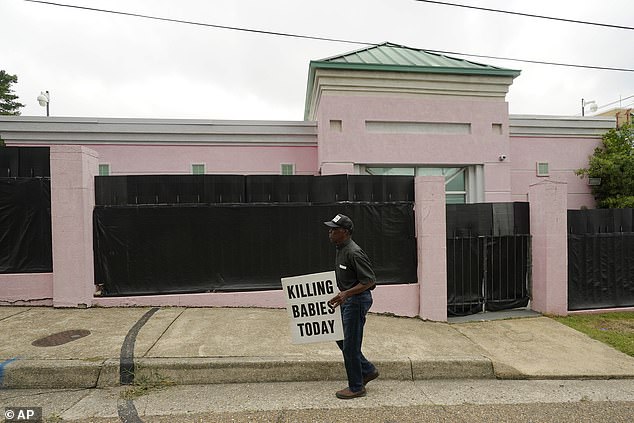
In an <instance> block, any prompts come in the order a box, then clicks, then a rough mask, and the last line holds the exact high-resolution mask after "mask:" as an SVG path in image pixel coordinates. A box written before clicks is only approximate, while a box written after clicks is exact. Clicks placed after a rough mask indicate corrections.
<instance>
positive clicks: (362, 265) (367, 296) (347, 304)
mask: <svg viewBox="0 0 634 423" xmlns="http://www.w3.org/2000/svg"><path fill="white" fill-rule="evenodd" d="M324 224H325V225H326V226H329V227H330V229H329V230H328V238H329V239H330V242H332V243H333V244H335V247H336V248H337V255H336V258H335V274H336V276H337V287H338V288H339V291H340V292H339V293H338V294H337V295H336V296H335V297H333V298H332V299H331V300H330V301H329V303H330V304H331V305H332V306H333V307H337V306H341V318H342V320H343V334H344V339H343V341H337V345H339V348H340V349H341V351H342V352H343V361H344V364H345V367H346V374H347V375H348V387H347V388H345V389H342V390H340V391H337V393H336V394H335V395H336V396H337V398H341V399H351V398H358V397H363V396H365V394H366V390H365V385H366V384H367V383H368V382H370V381H371V380H374V379H376V378H377V377H378V376H379V372H378V370H377V369H376V367H374V364H372V363H370V362H369V361H368V360H367V359H366V358H365V357H364V356H363V353H362V352H361V343H362V342H363V326H364V325H365V316H366V314H367V313H368V310H369V309H370V307H371V306H372V293H371V290H372V289H374V287H375V285H376V279H375V276H374V271H373V270H372V264H371V263H370V259H369V258H368V256H367V254H366V253H365V252H364V251H363V250H362V249H361V247H359V246H358V245H357V244H356V243H355V242H354V241H353V240H352V231H353V229H354V224H353V223H352V220H351V219H350V218H349V217H348V216H346V215H343V214H338V215H336V216H335V217H334V218H332V220H329V221H327V222H324Z"/></svg>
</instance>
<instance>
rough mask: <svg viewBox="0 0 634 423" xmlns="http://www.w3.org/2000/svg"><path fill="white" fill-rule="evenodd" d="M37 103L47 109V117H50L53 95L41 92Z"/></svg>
mask: <svg viewBox="0 0 634 423" xmlns="http://www.w3.org/2000/svg"><path fill="white" fill-rule="evenodd" d="M37 102H38V103H40V106H42V107H46V116H48V105H49V103H50V102H51V95H50V94H49V93H48V91H40V95H38V96H37Z"/></svg>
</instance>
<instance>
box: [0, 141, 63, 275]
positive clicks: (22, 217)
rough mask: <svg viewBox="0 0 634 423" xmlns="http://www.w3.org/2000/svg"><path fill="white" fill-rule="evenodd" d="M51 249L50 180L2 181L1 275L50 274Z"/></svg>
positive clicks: (0, 203) (51, 268)
mask: <svg viewBox="0 0 634 423" xmlns="http://www.w3.org/2000/svg"><path fill="white" fill-rule="evenodd" d="M0 150H4V148H3V149H0ZM51 245H52V244H51V185H50V179H48V178H0V273H40V272H51V271H52V270H53V260H52V249H51Z"/></svg>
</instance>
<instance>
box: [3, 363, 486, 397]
mask: <svg viewBox="0 0 634 423" xmlns="http://www.w3.org/2000/svg"><path fill="white" fill-rule="evenodd" d="M119 362H120V361H119V359H108V360H104V361H98V362H89V361H82V360H18V361H15V362H13V363H11V364H10V365H8V366H7V368H6V369H5V373H6V374H5V378H4V381H3V385H2V388H6V389H8V388H11V389H26V388H45V389H59V388H95V387H98V388H105V387H114V386H119V385H120V374H119ZM375 364H376V366H377V367H378V368H379V369H380V372H381V378H382V379H386V380H428V379H491V378H494V377H495V375H494V372H493V365H492V363H491V361H490V360H488V359H486V358H481V359H462V360H461V359H455V358H447V359H438V358H431V359H427V360H421V359H416V360H411V359H409V358H404V359H400V360H376V361H375ZM335 380H341V381H343V380H345V369H344V367H343V362H342V360H330V359H327V360H314V359H311V360H306V359H303V358H290V359H289V358H282V359H275V358H270V357H262V358H259V357H229V358H225V357H223V358H187V357H184V358H138V359H135V381H136V382H137V383H143V382H150V383H166V384H176V385H195V384H221V383H259V382H309V381H310V382H314V381H335Z"/></svg>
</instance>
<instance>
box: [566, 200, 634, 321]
mask: <svg viewBox="0 0 634 423" xmlns="http://www.w3.org/2000/svg"><path fill="white" fill-rule="evenodd" d="M633 222H634V209H597V210H568V310H587V309H594V308H612V307H632V306H634V224H633Z"/></svg>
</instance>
